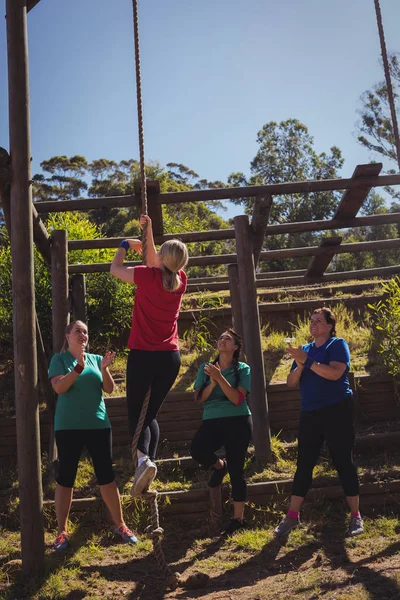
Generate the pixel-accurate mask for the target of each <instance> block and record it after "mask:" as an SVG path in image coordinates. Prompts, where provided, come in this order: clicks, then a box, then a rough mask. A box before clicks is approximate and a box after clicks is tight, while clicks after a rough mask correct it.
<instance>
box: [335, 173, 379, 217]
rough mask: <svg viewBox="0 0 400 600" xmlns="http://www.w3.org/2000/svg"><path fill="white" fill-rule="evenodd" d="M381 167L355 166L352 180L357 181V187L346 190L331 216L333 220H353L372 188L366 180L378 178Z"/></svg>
mask: <svg viewBox="0 0 400 600" xmlns="http://www.w3.org/2000/svg"><path fill="white" fill-rule="evenodd" d="M382 167H383V165H382V163H371V164H368V165H357V167H356V168H355V170H354V173H353V175H352V179H354V180H355V181H358V182H359V185H357V186H355V187H353V188H350V189H346V191H345V193H344V194H343V197H342V199H341V201H340V204H339V206H338V207H337V209H336V212H335V214H334V216H333V218H334V219H340V220H342V219H354V217H355V216H356V214H357V213H358V211H359V210H360V208H361V207H362V205H363V203H364V200H365V199H366V198H367V196H368V194H369V193H370V191H371V188H372V186H371V185H369V183H368V180H369V179H370V178H371V177H378V175H379V173H380V172H381V170H382Z"/></svg>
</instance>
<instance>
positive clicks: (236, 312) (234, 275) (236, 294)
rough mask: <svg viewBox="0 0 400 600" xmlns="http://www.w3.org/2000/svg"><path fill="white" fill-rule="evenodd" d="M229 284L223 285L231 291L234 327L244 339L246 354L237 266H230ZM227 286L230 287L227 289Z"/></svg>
mask: <svg viewBox="0 0 400 600" xmlns="http://www.w3.org/2000/svg"><path fill="white" fill-rule="evenodd" d="M228 277H229V282H228V284H226V283H225V284H223V286H224V289H229V291H230V300H231V308H232V327H233V329H234V330H235V331H237V333H238V334H239V335H240V337H241V338H242V342H243V352H246V349H245V344H244V339H243V315H242V305H241V300H240V290H239V287H240V286H239V272H238V266H237V265H229V266H228ZM225 285H227V286H228V287H226V288H225Z"/></svg>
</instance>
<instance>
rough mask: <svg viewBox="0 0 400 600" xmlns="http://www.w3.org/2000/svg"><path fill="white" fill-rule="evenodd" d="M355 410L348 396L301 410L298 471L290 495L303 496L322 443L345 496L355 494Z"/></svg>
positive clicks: (356, 477)
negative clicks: (334, 401)
mask: <svg viewBox="0 0 400 600" xmlns="http://www.w3.org/2000/svg"><path fill="white" fill-rule="evenodd" d="M354 439H355V432H354V412H353V400H352V399H351V398H349V399H347V400H343V401H341V402H337V403H336V404H331V405H330V406H326V407H324V408H319V409H318V410H312V411H303V412H301V413H300V425H299V443H298V454H297V470H296V474H295V476H294V480H293V489H292V494H293V495H294V496H301V497H303V498H304V497H305V495H306V494H307V492H308V490H309V489H310V487H311V484H312V473H313V470H314V467H315V465H316V463H317V460H318V457H319V455H320V452H321V448H322V445H323V443H324V442H326V445H327V447H328V450H329V453H330V455H331V458H332V462H333V464H334V466H335V468H336V470H337V472H338V475H339V478H340V482H341V484H342V487H343V490H344V493H345V495H346V496H358V494H359V484H358V476H357V469H356V467H355V465H354V462H353V447H354Z"/></svg>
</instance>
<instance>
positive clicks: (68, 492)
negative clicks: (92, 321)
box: [49, 321, 137, 550]
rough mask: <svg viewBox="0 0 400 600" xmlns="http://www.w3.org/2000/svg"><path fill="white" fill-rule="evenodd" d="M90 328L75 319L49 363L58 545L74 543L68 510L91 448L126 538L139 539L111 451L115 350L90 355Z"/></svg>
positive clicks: (128, 540)
mask: <svg viewBox="0 0 400 600" xmlns="http://www.w3.org/2000/svg"><path fill="white" fill-rule="evenodd" d="M88 340H89V337H88V329H87V327H86V325H85V323H82V321H74V322H73V323H71V324H70V325H68V327H67V328H66V331H65V342H64V346H63V349H62V351H61V352H60V353H59V354H55V355H54V356H53V358H52V359H51V363H50V367H49V378H50V380H51V384H52V386H53V389H54V391H55V392H56V394H58V400H57V405H56V414H55V419H54V430H55V438H56V444H57V450H58V462H59V469H58V476H57V487H56V493H55V507H56V516H57V523H58V535H57V537H56V539H55V541H54V548H55V550H65V549H66V548H67V547H68V543H69V535H68V533H67V522H68V515H69V511H70V508H71V502H72V494H73V488H74V483H75V477H76V472H77V469H78V463H79V458H80V455H81V453H82V451H83V449H84V448H85V447H86V449H87V451H88V452H89V454H90V457H91V459H92V461H93V466H94V470H95V473H96V477H97V481H98V483H99V485H100V492H101V495H102V498H103V500H104V502H105V504H106V505H107V508H108V509H109V511H110V514H111V518H112V520H113V521H114V524H115V533H116V534H118V536H120V537H121V539H122V541H123V542H125V543H128V544H136V543H137V539H136V537H135V535H134V534H133V533H132V531H130V530H129V529H128V528H127V526H126V525H125V522H124V520H123V517H122V508H121V499H120V496H119V491H118V488H117V485H116V482H115V475H114V470H113V466H112V456H111V444H110V440H111V426H110V421H109V419H108V415H107V411H106V406H105V403H104V398H103V390H104V391H105V392H107V393H111V392H112V391H113V389H114V380H113V378H112V376H111V374H110V372H109V370H108V367H109V365H110V364H111V363H112V361H113V360H114V358H115V353H114V352H107V354H106V355H105V356H104V358H103V357H102V356H98V355H97V354H87V353H86V352H85V349H86V346H87V343H88Z"/></svg>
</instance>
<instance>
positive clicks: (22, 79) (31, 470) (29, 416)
mask: <svg viewBox="0 0 400 600" xmlns="http://www.w3.org/2000/svg"><path fill="white" fill-rule="evenodd" d="M6 23H7V54H8V93H9V126H10V154H11V192H10V194H11V237H12V248H11V250H12V283H13V285H12V287H13V290H12V292H13V307H14V315H13V335H14V376H15V410H16V417H17V418H16V422H17V423H16V424H17V459H18V482H19V497H20V524H21V550H22V566H23V570H24V571H25V573H32V574H33V573H39V572H40V571H41V570H42V569H43V566H44V528H43V493H42V479H41V469H40V437H39V410H38V389H37V388H38V376H37V362H36V335H35V290H34V265H33V227H32V190H31V184H30V181H31V178H32V174H31V163H30V160H31V150H30V122H29V75H28V40H27V27H26V0H6Z"/></svg>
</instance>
